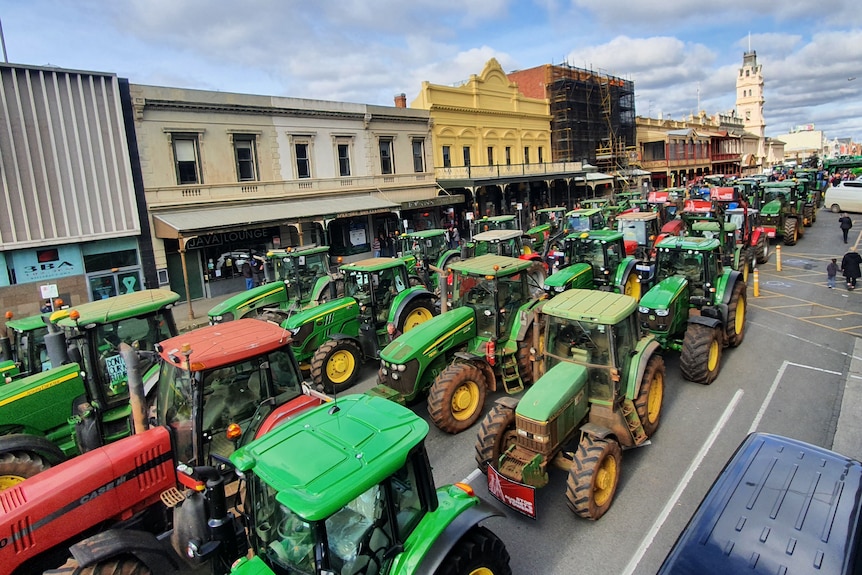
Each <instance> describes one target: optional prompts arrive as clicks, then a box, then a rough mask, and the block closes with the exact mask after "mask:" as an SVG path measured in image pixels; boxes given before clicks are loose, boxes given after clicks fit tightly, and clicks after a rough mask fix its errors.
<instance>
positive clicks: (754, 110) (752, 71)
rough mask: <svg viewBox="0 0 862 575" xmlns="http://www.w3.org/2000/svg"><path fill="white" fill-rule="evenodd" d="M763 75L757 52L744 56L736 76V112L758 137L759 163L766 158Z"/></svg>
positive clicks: (747, 128)
mask: <svg viewBox="0 0 862 575" xmlns="http://www.w3.org/2000/svg"><path fill="white" fill-rule="evenodd" d="M763 102H764V99H763V75H762V74H761V72H760V65H759V64H758V63H757V52H755V51H754V50H749V51H748V52H745V53H744V54H743V56H742V67H741V68H740V69H739V75H738V76H737V77H736V114H737V116H738V117H740V118H742V121H743V124H744V126H745V131H746V132H751V133H752V134H755V135H756V136H757V137H758V143H757V164H758V165H760V166H762V165H763V163H764V161H765V160H766V146H765V143H766V120H765V119H764V118H763Z"/></svg>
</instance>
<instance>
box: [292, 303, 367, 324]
mask: <svg viewBox="0 0 862 575" xmlns="http://www.w3.org/2000/svg"><path fill="white" fill-rule="evenodd" d="M351 306H353V307H355V308H356V311H357V313H358V311H359V302H357V301H356V300H355V299H353V298H352V297H343V298H339V299H336V300H332V301H328V302H325V303H322V304H320V305H318V306H315V307H313V308H309V309H307V310H305V311H301V312H299V313H296V314H293V315H292V316H290V317H289V318H288V319H287V321H285V322H284V324H283V325H284V326H285V327H286V328H287V329H294V328H297V327H301V326H303V325H305V324H307V323H311V322H314V321H317V320H320V319H322V318H324V317H325V316H326V315H327V314H330V313H332V312H334V311H337V310H340V309H342V308H350V307H351Z"/></svg>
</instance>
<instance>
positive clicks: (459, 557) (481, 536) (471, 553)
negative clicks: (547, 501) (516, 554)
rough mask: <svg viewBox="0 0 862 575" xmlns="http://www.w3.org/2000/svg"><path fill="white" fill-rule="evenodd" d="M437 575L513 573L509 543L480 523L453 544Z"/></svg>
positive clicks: (506, 574)
mask: <svg viewBox="0 0 862 575" xmlns="http://www.w3.org/2000/svg"><path fill="white" fill-rule="evenodd" d="M434 575H512V568H511V567H510V566H509V552H508V550H507V549H506V545H505V544H504V543H503V541H501V540H500V538H499V537H497V536H496V535H494V533H492V532H491V531H490V530H488V529H486V528H485V527H482V526H480V525H476V526H475V527H473V528H472V529H470V530H469V531H468V532H467V533H465V534H464V536H463V537H461V539H459V540H458V542H457V543H456V544H455V546H454V547H452V550H451V551H449V554H448V555H447V556H446V558H445V559H444V560H443V563H442V564H441V565H440V567H438V568H437V570H436V571H435V572H434Z"/></svg>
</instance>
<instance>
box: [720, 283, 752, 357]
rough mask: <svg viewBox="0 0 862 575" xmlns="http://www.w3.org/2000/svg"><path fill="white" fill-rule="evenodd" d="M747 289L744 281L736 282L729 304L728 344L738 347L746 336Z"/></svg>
mask: <svg viewBox="0 0 862 575" xmlns="http://www.w3.org/2000/svg"><path fill="white" fill-rule="evenodd" d="M746 294H747V290H746V286H745V284H744V283H743V282H736V285H734V286H733V294H731V296H730V303H728V304H727V324H726V325H725V335H726V341H727V345H729V346H730V347H737V346H738V345H739V344H741V343H742V340H743V338H744V337H745V320H746V317H745V314H746V312H747V311H748V309H747V295H746Z"/></svg>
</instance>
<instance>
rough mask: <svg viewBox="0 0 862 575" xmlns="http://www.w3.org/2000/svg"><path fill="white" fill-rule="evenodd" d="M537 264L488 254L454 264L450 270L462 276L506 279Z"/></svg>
mask: <svg viewBox="0 0 862 575" xmlns="http://www.w3.org/2000/svg"><path fill="white" fill-rule="evenodd" d="M535 263H536V262H534V261H531V260H522V259H519V258H509V257H506V256H498V255H494V254H486V255H484V256H479V257H475V258H470V259H466V260H461V261H460V262H454V263H453V264H451V265H450V266H449V269H452V270H455V271H456V272H461V273H462V274H469V275H479V276H494V277H499V276H504V277H505V276H510V275H513V274H516V273H518V272H521V271H523V270H525V269H528V268H530V267H531V266H533V265H535Z"/></svg>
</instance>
